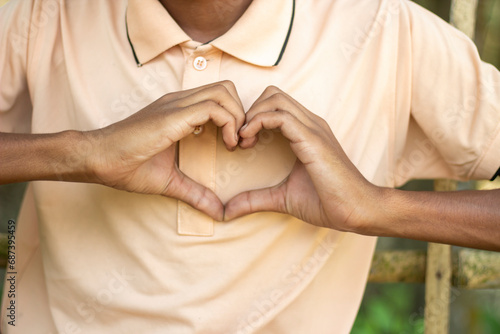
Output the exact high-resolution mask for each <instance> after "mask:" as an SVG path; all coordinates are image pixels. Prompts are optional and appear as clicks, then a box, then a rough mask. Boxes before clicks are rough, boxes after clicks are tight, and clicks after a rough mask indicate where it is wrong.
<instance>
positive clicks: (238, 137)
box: [234, 133, 240, 142]
mask: <svg viewBox="0 0 500 334" xmlns="http://www.w3.org/2000/svg"><path fill="white" fill-rule="evenodd" d="M234 140H235V141H236V142H238V141H239V140H240V136H238V134H237V133H235V134H234Z"/></svg>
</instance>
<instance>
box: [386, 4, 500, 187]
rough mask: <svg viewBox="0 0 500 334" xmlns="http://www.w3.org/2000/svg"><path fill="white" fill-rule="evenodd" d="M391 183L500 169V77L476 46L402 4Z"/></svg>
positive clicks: (431, 17)
mask: <svg viewBox="0 0 500 334" xmlns="http://www.w3.org/2000/svg"><path fill="white" fill-rule="evenodd" d="M399 14H400V31H399V41H398V48H399V51H398V52H399V58H398V59H399V60H398V64H397V66H398V70H400V73H402V74H400V75H399V77H398V83H397V85H398V87H397V88H396V90H397V91H398V93H397V94H399V96H398V106H397V108H398V112H399V113H401V114H402V115H399V117H398V121H397V124H396V125H397V130H396V139H397V141H398V142H400V143H402V144H400V147H399V150H397V156H396V166H397V167H396V169H395V180H396V184H402V183H404V182H406V181H407V180H408V179H411V178H440V177H444V178H454V179H461V180H464V179H490V178H491V177H492V176H493V175H495V173H496V172H497V170H498V168H499V167H500V135H499V132H500V73H499V71H498V70H497V69H496V68H495V67H494V66H492V65H490V64H487V63H484V62H482V61H481V59H480V58H479V55H478V52H477V49H476V47H475V45H474V43H473V42H472V41H471V40H470V39H469V38H468V37H467V36H466V35H464V34H463V33H462V32H460V31H458V30H457V29H455V28H453V27H452V26H451V25H449V24H448V23H447V22H445V21H443V20H441V19H440V18H439V17H437V16H435V15H434V14H432V13H430V12H428V11H427V10H425V9H423V8H422V7H420V6H418V5H416V4H414V3H412V2H411V1H405V0H403V1H401V11H400V13H399Z"/></svg>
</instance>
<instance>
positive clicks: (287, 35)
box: [125, 0, 295, 67]
mask: <svg viewBox="0 0 500 334" xmlns="http://www.w3.org/2000/svg"><path fill="white" fill-rule="evenodd" d="M294 18H295V0H293V5H292V18H291V19H290V26H289V27H288V32H287V34H286V37H285V42H284V43H283V47H282V48H281V52H280V54H279V56H278V60H276V63H274V65H273V66H277V65H278V64H279V63H280V61H281V58H283V54H284V53H285V49H286V46H287V44H288V40H289V39H290V34H291V33H292V26H293V20H294ZM125 28H126V30H127V40H128V43H129V44H130V47H131V48H132V53H133V54H134V59H135V62H136V64H137V66H138V67H141V66H142V64H141V62H140V61H139V58H137V54H136V52H135V49H134V45H133V44H132V41H131V40H130V35H129V33H128V24H127V15H126V14H125ZM207 43H210V42H207ZM207 43H205V44H207Z"/></svg>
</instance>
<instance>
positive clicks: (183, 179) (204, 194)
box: [162, 171, 224, 221]
mask: <svg viewBox="0 0 500 334" xmlns="http://www.w3.org/2000/svg"><path fill="white" fill-rule="evenodd" d="M162 195H164V196H168V197H173V198H176V199H179V200H181V201H183V202H186V203H187V204H189V205H191V206H192V207H193V208H195V209H197V210H199V211H201V212H203V213H205V214H207V215H208V216H210V217H211V218H213V219H215V220H218V221H222V220H223V217H224V205H223V204H222V202H221V200H220V199H219V197H217V195H216V194H215V193H214V192H213V191H212V190H210V189H209V188H207V187H204V186H202V185H201V184H199V183H198V182H196V181H194V180H193V179H191V178H190V177H188V176H186V175H185V174H183V173H182V172H180V171H176V172H175V173H174V175H173V178H172V180H171V182H170V184H169V185H168V187H167V188H166V189H165V191H164V192H163V193H162Z"/></svg>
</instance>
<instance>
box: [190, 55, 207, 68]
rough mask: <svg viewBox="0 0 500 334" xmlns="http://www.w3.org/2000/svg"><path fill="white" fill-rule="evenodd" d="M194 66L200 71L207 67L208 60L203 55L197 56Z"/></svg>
mask: <svg viewBox="0 0 500 334" xmlns="http://www.w3.org/2000/svg"><path fill="white" fill-rule="evenodd" d="M193 66H194V68H195V69H197V70H198V71H203V70H204V69H205V68H207V60H206V59H205V58H203V57H196V58H195V59H194V62H193Z"/></svg>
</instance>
